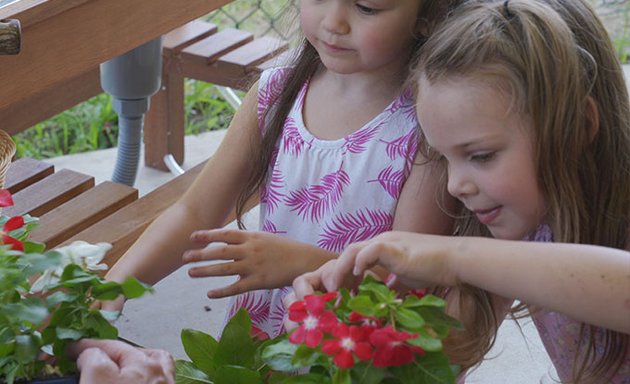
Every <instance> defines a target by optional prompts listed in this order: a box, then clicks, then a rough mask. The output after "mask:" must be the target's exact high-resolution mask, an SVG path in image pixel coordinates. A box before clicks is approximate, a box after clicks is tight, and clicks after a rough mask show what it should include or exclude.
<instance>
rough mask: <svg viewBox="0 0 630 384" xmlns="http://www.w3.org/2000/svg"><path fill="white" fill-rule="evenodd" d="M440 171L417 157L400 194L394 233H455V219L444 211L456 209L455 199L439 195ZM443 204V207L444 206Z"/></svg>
mask: <svg viewBox="0 0 630 384" xmlns="http://www.w3.org/2000/svg"><path fill="white" fill-rule="evenodd" d="M439 185H440V171H439V170H438V169H436V168H435V166H434V165H432V164H430V163H427V162H426V160H425V159H424V158H423V157H422V155H420V154H418V155H417V156H416V159H415V163H414V165H413V167H412V168H411V173H410V174H409V177H408V178H407V181H406V182H405V185H404V186H403V188H402V191H401V192H400V197H399V199H398V204H397V206H396V214H395V216H394V224H393V230H395V231H407V232H419V233H428V234H436V235H450V234H452V233H453V219H452V218H451V217H449V216H448V215H447V214H446V213H445V210H446V211H448V212H452V211H453V210H454V209H455V204H456V203H455V201H456V200H455V199H454V198H452V197H451V196H450V195H448V194H445V195H446V197H445V198H444V199H443V200H444V201H440V199H441V197H440V196H438V195H439ZM440 204H443V205H444V206H443V207H441V206H440Z"/></svg>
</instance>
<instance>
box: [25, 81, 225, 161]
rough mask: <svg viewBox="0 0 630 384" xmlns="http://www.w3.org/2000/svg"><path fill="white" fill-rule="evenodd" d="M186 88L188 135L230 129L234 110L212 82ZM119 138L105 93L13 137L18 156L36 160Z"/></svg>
mask: <svg viewBox="0 0 630 384" xmlns="http://www.w3.org/2000/svg"><path fill="white" fill-rule="evenodd" d="M185 90H186V96H185V113H186V116H185V117H186V121H185V132H186V134H187V135H191V134H194V135H196V134H200V133H203V132H207V131H211V130H215V129H224V128H227V126H228V124H229V122H230V120H231V119H232V115H233V110H232V108H231V107H230V105H229V104H228V103H227V102H226V101H225V100H224V99H223V98H222V97H221V96H220V94H219V92H218V91H217V90H216V88H215V87H214V86H213V85H212V84H209V83H205V82H201V81H195V80H186V86H185ZM117 138H118V116H117V115H116V113H115V112H114V111H113V109H112V103H111V97H110V96H109V95H107V94H104V93H103V94H100V95H98V96H96V97H93V98H91V99H89V100H87V101H85V102H83V103H81V104H78V105H77V106H75V107H73V108H71V109H69V110H67V111H64V112H62V113H60V114H58V115H56V116H55V117H53V118H51V119H49V120H46V121H43V122H41V123H39V124H37V125H35V126H34V127H32V128H29V129H27V130H25V131H24V132H21V133H19V134H17V135H15V136H13V139H14V140H15V142H16V146H17V151H16V155H17V157H32V158H36V159H45V158H50V157H57V156H63V155H68V154H75V153H82V152H89V151H94V150H98V149H105V148H112V147H115V146H116V144H117Z"/></svg>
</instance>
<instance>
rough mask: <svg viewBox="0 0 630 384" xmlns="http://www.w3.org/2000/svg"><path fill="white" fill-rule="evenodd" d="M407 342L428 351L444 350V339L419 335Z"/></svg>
mask: <svg viewBox="0 0 630 384" xmlns="http://www.w3.org/2000/svg"><path fill="white" fill-rule="evenodd" d="M407 343H409V344H411V345H415V346H416V347H420V348H422V349H424V350H425V351H427V352H438V351H441V350H442V340H440V339H436V338H433V337H425V336H418V337H416V338H415V339H410V340H407Z"/></svg>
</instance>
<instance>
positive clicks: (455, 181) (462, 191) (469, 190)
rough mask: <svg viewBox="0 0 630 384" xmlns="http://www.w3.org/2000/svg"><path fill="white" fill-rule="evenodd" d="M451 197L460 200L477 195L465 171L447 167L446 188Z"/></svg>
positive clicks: (475, 188) (473, 184)
mask: <svg viewBox="0 0 630 384" xmlns="http://www.w3.org/2000/svg"><path fill="white" fill-rule="evenodd" d="M446 188H447V190H448V193H450V194H451V196H453V197H456V198H460V197H465V196H470V195H472V194H475V193H477V187H476V186H475V183H474V182H473V181H472V180H471V178H470V175H469V174H468V173H467V172H466V171H465V170H458V169H453V167H450V166H449V167H448V184H447V186H446Z"/></svg>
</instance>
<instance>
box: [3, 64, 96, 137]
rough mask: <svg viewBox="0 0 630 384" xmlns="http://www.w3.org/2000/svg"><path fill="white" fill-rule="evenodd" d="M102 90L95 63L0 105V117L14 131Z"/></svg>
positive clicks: (59, 111) (29, 125) (6, 128)
mask: <svg viewBox="0 0 630 384" xmlns="http://www.w3.org/2000/svg"><path fill="white" fill-rule="evenodd" d="M102 92H103V89H102V88H101V79H100V70H99V67H98V66H96V67H94V68H92V69H90V70H89V71H87V72H85V73H81V74H79V75H78V76H76V77H74V78H72V79H68V80H67V81H65V82H62V83H60V84H57V85H55V86H54V87H49V88H44V89H42V90H40V91H39V92H38V93H36V94H34V95H32V96H31V97H29V98H28V99H26V100H20V101H17V102H15V103H13V104H11V105H8V106H6V107H4V108H0V121H2V124H3V127H5V128H4V130H5V131H7V132H8V133H9V134H11V135H14V134H16V133H20V132H22V131H24V130H25V129H27V128H30V127H32V126H33V125H35V124H37V123H39V122H40V121H43V120H46V119H48V118H51V117H53V116H55V115H56V114H58V113H61V112H63V111H65V110H66V109H70V108H72V107H74V106H75V105H77V104H79V103H81V102H83V101H85V100H87V99H89V98H92V97H94V96H96V95H98V94H99V93H102ZM34 105H36V106H37V108H33V106H34Z"/></svg>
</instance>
